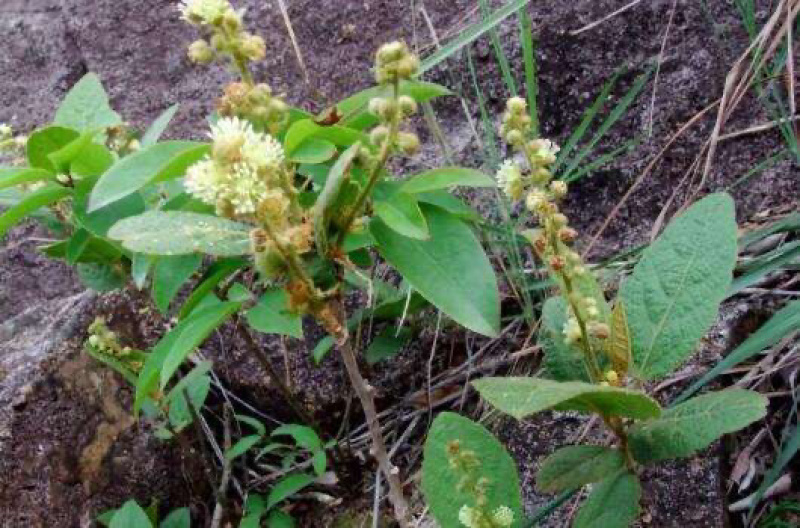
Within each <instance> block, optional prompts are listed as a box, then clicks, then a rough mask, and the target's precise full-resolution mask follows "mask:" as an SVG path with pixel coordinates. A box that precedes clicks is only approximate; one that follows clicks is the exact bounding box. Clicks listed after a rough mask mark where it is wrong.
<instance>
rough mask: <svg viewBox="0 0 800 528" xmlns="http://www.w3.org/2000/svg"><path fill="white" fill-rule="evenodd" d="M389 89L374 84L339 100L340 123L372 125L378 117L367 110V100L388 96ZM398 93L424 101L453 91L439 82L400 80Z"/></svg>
mask: <svg viewBox="0 0 800 528" xmlns="http://www.w3.org/2000/svg"><path fill="white" fill-rule="evenodd" d="M391 90H392V88H391V87H388V86H374V87H372V88H367V89H366V90H363V91H361V92H358V93H356V94H353V95H351V96H350V97H348V98H347V99H344V100H343V101H340V102H339V103H337V104H336V109H337V110H338V112H339V114H342V115H343V116H344V118H343V119H342V121H341V123H340V124H342V125H345V126H347V127H349V128H355V129H357V130H364V129H365V128H367V127H369V126H371V125H374V124H375V123H377V122H378V119H377V118H376V117H375V116H374V115H372V114H371V113H370V112H369V107H368V105H369V101H370V100H371V99H372V98H374V97H386V96H389V95H391V93H392V92H391ZM398 95H407V96H409V97H411V98H413V99H414V100H415V101H417V102H419V103H425V102H427V101H430V100H431V99H433V98H435V97H441V96H445V95H453V92H451V91H450V90H448V89H447V88H445V87H444V86H441V85H439V84H434V83H429V82H424V81H413V80H404V81H400V85H399V90H398Z"/></svg>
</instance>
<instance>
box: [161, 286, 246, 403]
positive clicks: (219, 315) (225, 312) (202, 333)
mask: <svg viewBox="0 0 800 528" xmlns="http://www.w3.org/2000/svg"><path fill="white" fill-rule="evenodd" d="M240 307H241V303H236V302H224V303H219V304H215V305H212V306H208V307H206V308H204V309H201V310H198V311H197V313H195V314H192V316H191V317H189V318H188V319H185V320H183V321H181V322H180V323H179V324H178V326H176V327H175V328H174V329H173V330H172V331H171V332H170V334H172V333H173V332H175V333H176V336H175V337H173V338H170V340H169V341H170V342H171V346H170V347H169V350H168V352H167V353H166V355H165V356H164V359H163V364H162V365H161V368H160V370H161V372H160V375H159V378H160V380H161V389H164V387H166V386H167V383H169V380H170V379H171V378H172V376H173V375H174V374H175V372H176V371H177V370H178V367H180V366H181V364H182V363H183V361H184V360H185V359H186V357H187V356H188V355H189V354H191V353H192V352H193V351H194V349H195V348H197V347H198V346H200V345H201V344H202V343H203V341H205V340H206V338H207V337H208V336H209V334H211V332H213V331H214V330H215V329H216V328H217V327H218V326H219V325H221V324H222V323H223V321H225V319H227V318H228V317H230V316H231V315H233V313H234V312H236V311H237V310H238V309H239V308H240ZM165 337H166V336H165ZM162 339H163V338H162Z"/></svg>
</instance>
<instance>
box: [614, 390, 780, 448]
mask: <svg viewBox="0 0 800 528" xmlns="http://www.w3.org/2000/svg"><path fill="white" fill-rule="evenodd" d="M767 403H768V402H767V398H765V397H764V396H762V395H761V394H758V393H757V392H753V391H748V390H744V389H727V390H724V391H719V392H712V393H709V394H704V395H702V396H698V397H696V398H692V399H691V400H687V401H685V402H683V403H681V404H680V405H676V406H675V407H672V408H670V409H667V410H665V411H664V413H663V414H662V415H661V417H660V418H659V419H657V420H650V421H647V422H643V423H639V424H637V425H635V426H634V427H633V428H632V430H631V435H630V439H631V446H632V448H633V454H634V456H635V457H636V459H637V460H639V461H641V462H652V461H657V460H666V459H668V458H680V457H686V456H689V455H691V454H692V453H694V452H696V451H699V450H701V449H704V448H706V447H708V446H709V445H710V444H711V442H713V441H714V440H716V439H717V438H719V437H721V436H722V435H724V434H727V433H732V432H733V431H738V430H739V429H742V428H743V427H746V426H748V425H750V424H751V423H753V422H755V421H757V420H760V419H761V418H763V417H764V415H765V414H766V412H767Z"/></svg>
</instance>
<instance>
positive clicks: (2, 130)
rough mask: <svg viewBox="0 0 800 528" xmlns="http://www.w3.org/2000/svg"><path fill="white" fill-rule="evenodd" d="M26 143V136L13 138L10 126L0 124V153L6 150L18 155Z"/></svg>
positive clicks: (12, 130)
mask: <svg viewBox="0 0 800 528" xmlns="http://www.w3.org/2000/svg"><path fill="white" fill-rule="evenodd" d="M27 143H28V138H27V137H26V136H22V135H19V136H15V135H14V129H13V128H12V127H11V125H8V124H6V123H0V152H2V151H4V150H8V151H11V152H12V153H17V154H19V153H22V151H24V150H25V145H26V144H27Z"/></svg>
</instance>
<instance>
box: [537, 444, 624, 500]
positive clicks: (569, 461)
mask: <svg viewBox="0 0 800 528" xmlns="http://www.w3.org/2000/svg"><path fill="white" fill-rule="evenodd" d="M624 467H625V456H624V455H623V454H622V453H621V452H620V451H619V450H618V449H613V448H610V447H603V446H592V445H576V446H567V447H563V448H561V449H559V450H558V451H556V452H555V453H553V454H552V455H550V456H549V457H547V458H545V459H544V462H542V465H541V466H540V467H539V473H538V474H537V475H536V487H537V488H538V489H539V490H540V491H542V492H544V493H556V492H560V491H567V490H570V489H573V488H579V487H581V486H584V485H586V484H591V483H592V482H598V481H600V480H603V479H604V478H606V477H607V476H608V475H613V474H615V473H616V472H617V471H619V470H621V469H623V468H624Z"/></svg>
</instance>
